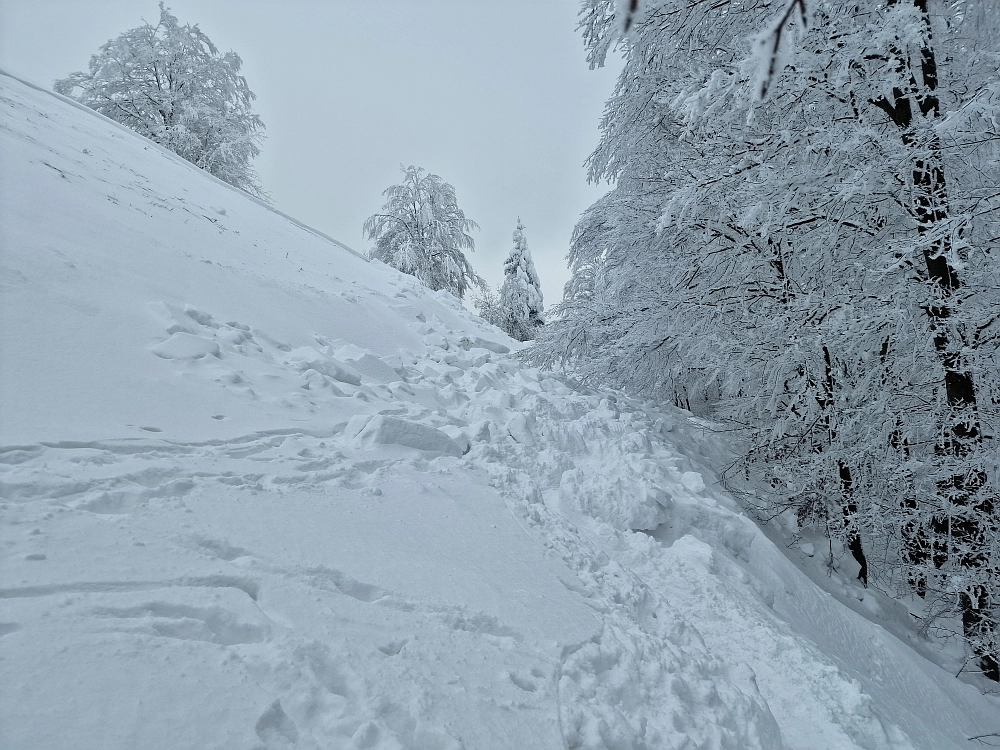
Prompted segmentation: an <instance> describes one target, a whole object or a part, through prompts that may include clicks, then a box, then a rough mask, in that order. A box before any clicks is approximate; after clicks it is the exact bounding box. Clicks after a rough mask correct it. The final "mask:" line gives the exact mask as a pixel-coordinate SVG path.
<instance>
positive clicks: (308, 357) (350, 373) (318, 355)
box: [285, 346, 361, 385]
mask: <svg viewBox="0 0 1000 750" xmlns="http://www.w3.org/2000/svg"><path fill="white" fill-rule="evenodd" d="M285 363H286V364H288V365H290V366H292V367H294V368H295V369H296V370H298V371H299V372H305V371H306V370H316V372H320V373H322V374H323V375H327V376H329V377H331V378H333V379H334V380H339V381H340V382H341V383H348V384H349V385H361V374H360V373H359V372H358V371H357V370H355V369H354V368H353V367H351V366H350V365H347V364H344V363H343V362H341V361H339V360H337V359H334V358H333V357H331V356H330V355H329V354H324V353H323V352H321V351H317V350H316V349H315V348H313V347H311V346H303V347H300V348H299V349H293V350H292V351H290V352H289V353H288V356H287V357H286V358H285Z"/></svg>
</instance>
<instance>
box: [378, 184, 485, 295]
mask: <svg viewBox="0 0 1000 750" xmlns="http://www.w3.org/2000/svg"><path fill="white" fill-rule="evenodd" d="M400 169H401V170H402V172H403V181H402V183H400V184H398V185H391V186H390V187H388V188H386V190H385V191H384V192H383V193H382V195H384V196H385V198H386V201H385V203H384V204H383V206H382V208H381V209H380V210H379V212H378V213H376V214H374V215H372V216H370V217H369V218H368V220H367V221H365V224H364V231H365V234H367V235H368V237H369V238H370V239H372V240H374V242H375V247H374V248H372V250H371V252H370V256H371V257H372V258H375V259H377V260H380V261H382V262H383V263H387V264H388V265H390V266H392V267H393V268H396V269H398V270H400V271H402V272H403V273H407V274H410V275H411V276H416V277H417V278H418V279H420V280H421V281H422V282H423V283H424V284H426V285H427V286H429V287H430V288H431V289H433V290H435V291H437V290H439V289H447V290H448V291H450V292H451V293H452V294H454V295H455V296H456V297H458V298H462V297H463V296H464V295H465V292H466V291H467V290H468V289H469V286H470V285H473V284H474V285H477V286H482V285H483V284H484V282H483V280H482V279H481V278H480V277H479V275H478V274H476V272H475V271H474V270H473V268H472V265H471V264H470V263H469V261H468V259H467V258H466V257H465V253H463V252H462V251H463V250H470V251H471V250H474V249H475V241H474V240H473V239H472V236H471V235H470V234H469V232H470V231H471V230H473V229H478V228H479V226H478V225H477V224H476V222H474V221H472V220H471V219H467V218H466V217H465V213H464V212H463V211H462V209H460V208H459V207H458V202H457V200H456V198H455V188H454V187H452V186H451V185H449V184H448V183H447V182H445V181H444V180H442V179H441V178H440V177H439V176H438V175H436V174H426V173H425V170H424V169H422V168H421V167H414V166H409V167H400Z"/></svg>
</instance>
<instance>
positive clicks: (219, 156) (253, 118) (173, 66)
mask: <svg viewBox="0 0 1000 750" xmlns="http://www.w3.org/2000/svg"><path fill="white" fill-rule="evenodd" d="M242 64H243V63H242V61H241V60H240V58H239V56H238V55H237V54H236V53H235V52H227V53H225V54H221V53H220V52H219V50H218V49H216V47H215V45H214V44H212V42H211V40H209V38H208V37H207V36H206V35H205V34H204V32H202V31H201V29H199V28H198V26H197V25H194V26H191V25H190V24H184V25H183V26H182V25H181V24H180V23H179V22H178V21H177V18H176V17H174V16H173V15H172V14H171V13H170V11H169V10H168V9H167V8H166V7H164V5H163V3H162V2H161V3H160V19H159V21H158V23H157V24H156V25H155V26H153V25H152V24H150V23H144V24H143V25H142V26H139V27H138V28H135V29H130V30H129V31H126V32H125V33H123V34H121V35H120V36H118V37H117V38H115V39H112V40H110V41H108V42H107V43H105V44H104V45H103V46H102V47H101V48H100V50H98V52H97V54H96V55H94V56H93V57H91V58H90V67H89V70H88V71H87V72H77V73H73V74H71V75H70V76H69V77H67V78H64V79H61V80H59V81H56V83H55V90H56V91H57V92H59V93H60V94H64V95H66V96H71V97H73V98H74V99H76V100H77V101H79V102H80V103H82V104H85V105H86V106H88V107H90V108H91V109H95V110H97V111H98V112H100V113H101V114H102V115H105V116H107V117H110V118H111V119H112V120H115V121H116V122H120V123H121V124H122V125H125V126H126V127H129V128H131V129H132V130H134V131H136V132H137V133H140V134H141V135H144V136H145V137H147V138H149V139H150V140H152V141H155V142H156V143H159V144H160V145H162V146H165V147H166V148H168V149H170V150H171V151H173V152H174V153H176V154H178V155H179V156H181V157H183V158H184V159H187V160H188V161H189V162H191V163H192V164H195V165H197V166H199V167H201V168H202V169H204V170H205V171H207V172H210V173H211V174H213V175H215V176H216V177H218V178H219V179H221V180H224V181H225V182H228V183H229V184H231V185H235V186H236V187H238V188H240V189H242V190H245V191H246V192H248V193H250V194H251V195H255V196H257V197H261V198H263V197H265V196H264V194H263V192H262V190H261V186H260V181H259V179H258V177H257V174H256V172H255V171H254V170H253V168H252V166H251V164H250V162H251V160H252V159H253V158H254V157H256V156H257V155H258V154H259V153H260V142H261V141H262V140H263V137H264V135H263V133H264V123H263V122H261V119H260V117H258V116H257V115H256V114H254V113H253V112H252V111H251V105H252V102H253V100H254V99H255V96H254V94H253V92H252V91H251V90H250V87H249V86H248V85H247V82H246V79H245V78H244V77H243V76H241V75H240V74H239V72H240V67H241V66H242Z"/></svg>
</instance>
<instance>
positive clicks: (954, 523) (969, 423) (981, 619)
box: [873, 0, 1000, 681]
mask: <svg viewBox="0 0 1000 750" xmlns="http://www.w3.org/2000/svg"><path fill="white" fill-rule="evenodd" d="M900 1H901V0H889V2H890V4H892V5H895V4H897V3H898V2H900ZM902 1H909V2H912V4H913V7H914V9H915V10H916V11H917V12H918V13H919V14H920V17H921V22H922V24H923V25H924V29H923V30H924V39H925V44H924V46H923V48H922V49H921V50H920V75H919V78H918V76H917V73H916V71H915V70H914V69H913V66H912V65H911V64H910V63H908V62H906V61H908V60H909V57H908V56H906V55H905V54H900V55H899V56H898V59H899V60H900V61H901V62H900V66H905V67H901V71H902V72H904V73H908V78H909V82H910V85H909V87H908V89H907V90H906V91H904V90H901V89H894V90H893V99H892V100H891V101H890V100H888V99H886V98H881V99H878V100H875V101H873V103H874V104H875V105H876V106H877V107H879V108H880V109H882V110H883V111H884V112H885V113H886V114H887V115H888V116H889V119H890V120H891V121H892V122H893V123H894V124H895V125H896V127H897V128H898V129H899V132H900V137H901V139H902V142H903V144H904V145H906V146H907V147H910V148H913V149H915V150H916V151H917V153H918V154H920V155H919V156H917V158H915V160H914V164H913V170H912V179H913V195H914V197H913V202H912V205H911V207H910V212H911V214H912V216H913V217H914V219H915V220H916V222H917V231H918V234H919V236H920V237H921V238H926V242H925V243H924V248H923V258H924V265H925V268H926V275H925V280H926V282H927V285H928V287H929V290H930V294H929V298H928V300H927V302H926V303H925V304H924V312H925V313H926V314H927V319H928V323H929V329H930V334H931V336H932V337H933V342H934V348H935V351H936V352H937V355H938V358H939V360H940V362H941V365H942V366H943V369H944V389H945V397H946V400H947V403H948V406H949V408H950V413H951V416H950V423H948V424H943V425H941V430H940V434H939V439H938V440H937V442H936V444H935V447H934V452H935V455H936V456H937V457H938V459H939V465H940V466H943V467H949V468H950V470H951V471H952V474H951V476H950V477H948V478H946V479H942V480H940V481H939V482H938V497H937V501H936V503H935V507H936V509H937V513H936V514H935V515H934V517H933V518H932V521H931V523H930V529H927V528H924V527H922V526H920V525H919V524H917V525H915V526H914V527H913V528H910V529H909V530H908V533H907V530H904V534H906V536H905V538H904V541H903V544H904V557H905V558H906V559H908V560H909V561H911V562H912V563H914V564H915V565H918V566H919V565H926V564H927V563H928V562H929V563H931V564H932V565H933V566H934V568H941V567H942V566H943V565H944V564H945V563H946V562H948V560H949V559H951V561H952V562H956V563H957V564H958V565H959V567H961V568H964V569H981V568H982V567H983V566H984V565H985V564H986V562H987V560H986V556H985V554H984V552H983V549H982V546H979V545H977V542H980V540H982V539H983V537H984V532H985V529H984V528H983V518H984V515H983V514H991V513H992V511H993V501H992V498H989V497H983V495H984V494H985V493H983V492H980V490H981V489H982V488H983V486H984V484H985V483H986V476H985V474H984V473H983V472H982V471H981V470H980V469H977V468H974V467H969V466H968V464H967V462H966V461H965V459H966V458H967V457H968V456H969V454H970V453H971V452H972V450H973V448H974V447H976V446H977V445H978V444H979V443H980V442H981V440H982V434H981V429H980V424H979V415H978V408H977V404H976V389H975V383H974V382H973V379H972V375H971V373H970V372H969V371H968V369H967V366H966V363H965V361H964V358H963V356H962V352H963V350H964V349H966V348H967V347H968V346H969V342H967V341H966V340H965V336H964V335H963V331H962V329H961V327H960V326H955V325H953V321H952V304H953V300H954V295H955V293H956V292H957V291H958V290H959V289H960V288H961V286H962V283H961V279H960V277H959V275H958V272H957V270H956V268H955V267H954V265H953V261H954V259H953V246H952V242H951V235H950V233H949V232H948V231H942V225H943V224H944V223H945V222H947V221H948V219H949V217H950V208H949V204H948V191H947V182H946V179H945V169H944V159H943V156H942V149H941V143H940V141H939V140H938V139H937V137H936V136H933V135H932V136H930V137H929V138H926V139H925V140H924V141H923V142H921V140H920V135H921V134H920V133H919V132H918V131H917V130H916V128H915V127H914V125H915V124H916V123H915V122H914V120H915V117H916V112H917V111H919V113H920V115H921V116H922V117H924V118H928V119H934V118H937V117H938V116H939V110H940V103H939V100H938V95H937V87H938V73H937V59H936V57H935V52H934V48H933V46H932V42H931V23H930V14H929V13H928V7H927V4H928V0H902ZM956 558H957V559H956ZM925 585H926V583H925V581H924V582H921V583H919V584H918V588H917V591H918V593H921V594H923V590H924V586H925ZM958 599H959V602H958V604H959V610H960V612H961V615H962V625H963V631H964V634H965V636H966V638H967V639H968V640H969V641H970V643H971V644H972V645H973V647H974V649H975V650H976V653H977V655H978V656H979V657H980V658H979V663H980V666H981V667H982V669H983V672H984V673H985V674H986V675H987V676H988V677H990V678H991V679H994V680H998V681H1000V664H998V662H997V657H996V655H995V654H992V653H986V652H985V651H984V650H983V649H982V648H980V647H977V646H976V641H977V640H978V638H979V637H981V636H982V635H983V633H984V632H987V633H989V632H992V631H993V630H995V628H996V623H995V622H993V620H992V618H991V615H990V614H989V612H988V610H987V607H988V606H989V601H988V595H987V591H986V589H985V587H984V586H982V585H980V584H975V585H972V586H971V587H969V588H968V590H966V591H963V592H962V593H960V594H959V597H958Z"/></svg>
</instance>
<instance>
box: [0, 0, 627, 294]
mask: <svg viewBox="0 0 1000 750" xmlns="http://www.w3.org/2000/svg"><path fill="white" fill-rule="evenodd" d="M167 5H168V7H169V8H170V9H171V10H172V12H173V13H174V15H176V16H177V17H178V19H179V20H180V22H181V23H197V24H199V25H200V26H201V29H202V31H204V32H205V33H206V34H207V35H208V36H209V38H210V39H211V40H212V41H213V42H214V43H215V44H216V45H217V46H218V47H219V48H220V49H222V50H223V51H228V50H230V49H232V50H235V51H236V52H237V53H238V54H239V55H240V56H241V57H242V58H243V62H244V68H243V74H244V75H245V76H246V78H247V81H248V82H249V84H250V88H251V89H252V90H253V91H254V92H255V93H256V94H257V102H256V105H257V112H258V113H259V114H260V115H261V117H262V118H263V120H264V123H265V125H266V126H267V140H266V141H265V143H264V145H263V153H262V154H261V156H260V157H259V158H258V160H257V161H256V166H257V169H258V171H259V172H260V175H261V179H262V182H263V184H264V187H265V189H266V190H267V191H268V192H270V194H271V196H272V198H273V200H274V203H275V205H276V206H277V207H278V208H280V209H281V210H282V211H285V212H286V213H289V214H291V215H292V216H295V217H296V218H298V219H300V220H302V221H304V222H305V223H307V224H310V225H312V226H314V227H316V228H317V229H320V230H321V231H323V232H326V233H327V234H329V235H331V236H333V237H336V238H337V239H339V240H341V241H342V242H344V243H346V244H348V245H350V246H351V247H353V248H355V249H357V250H361V251H367V250H368V248H369V243H368V241H367V240H366V239H365V238H364V236H363V234H362V231H361V225H362V223H363V222H364V220H365V219H366V218H367V217H368V216H369V215H371V214H372V213H375V211H377V210H378V208H379V206H380V205H381V200H382V196H381V193H382V191H383V190H384V189H385V188H386V187H387V186H388V185H390V184H392V183H393V182H396V181H397V178H398V177H399V165H400V164H416V165H418V166H422V167H425V168H426V169H428V170H429V171H431V172H435V173H437V174H439V175H441V177H442V178H444V179H445V180H446V181H448V182H450V183H452V184H453V185H454V186H455V189H456V192H457V195H458V202H459V206H460V207H461V208H462V209H463V210H464V211H465V213H466V215H467V216H468V217H469V218H471V219H473V220H475V221H476V222H478V223H479V224H480V226H481V230H480V231H479V232H474V233H473V236H474V238H475V240H476V251H475V252H474V253H473V254H472V255H471V256H470V259H471V260H472V263H473V265H474V267H475V268H476V270H477V271H478V272H479V273H480V274H482V275H483V276H485V277H486V278H487V280H489V281H490V282H492V283H493V284H496V283H498V282H500V281H501V280H502V274H503V271H502V265H503V261H504V258H505V257H506V255H507V253H508V252H509V250H510V247H511V244H512V243H511V234H512V233H513V231H514V227H515V225H516V223H517V218H518V216H520V217H521V219H522V221H523V222H524V224H525V226H526V236H527V238H528V246H529V248H530V249H531V252H532V255H533V256H534V258H535V264H536V266H537V267H538V272H539V276H540V277H541V280H542V287H543V292H544V294H545V302H546V305H547V306H550V305H552V304H553V303H555V302H557V301H558V300H559V298H560V297H561V296H562V285H563V283H564V282H565V281H566V279H567V278H568V275H569V274H568V271H567V270H566V263H565V255H566V250H567V245H568V242H569V237H570V233H571V231H572V229H573V225H574V224H575V223H576V220H577V218H578V217H579V215H580V213H581V212H582V211H583V210H584V209H585V208H586V207H587V206H589V205H590V204H591V203H593V202H594V201H595V200H596V199H597V198H598V197H599V196H600V195H601V194H602V193H603V192H604V191H605V190H606V189H607V187H606V186H601V187H595V186H592V185H588V184H587V182H586V174H585V170H584V168H583V162H584V160H585V159H586V157H587V155H588V154H589V153H590V152H591V150H593V148H594V147H595V146H596V144H597V138H598V120H599V118H600V115H601V111H602V108H603V105H604V102H605V100H606V99H607V98H608V96H609V95H610V93H611V90H612V88H613V86H614V78H615V75H616V74H617V70H598V71H591V70H589V69H588V67H587V63H586V60H585V58H584V49H583V43H582V41H581V39H580V36H579V34H578V33H577V31H576V21H577V9H578V6H579V3H578V2H577V1H576V0H325V1H320V0H313V1H311V2H307V1H306V0H282V1H281V2H277V1H275V0H269V1H267V2H264V1H260V0H172V1H170V2H168V3H167ZM158 14H159V11H158V10H157V3H156V1H155V0H91V1H88V0H0V67H3V68H4V69H6V70H9V71H10V72H12V73H15V74H18V75H21V76H22V77H26V78H28V79H29V80H32V81H34V82H36V83H39V84H44V85H46V86H51V84H52V81H53V80H55V79H56V78H61V77H64V76H66V75H67V74H69V73H70V72H72V71H76V70H85V69H86V67H87V63H88V61H89V59H90V55H92V54H93V53H94V52H96V51H97V48H98V47H99V46H100V45H101V44H103V43H104V42H105V41H107V40H108V39H110V38H111V37H114V36H117V35H118V34H120V33H121V32H123V31H125V30H126V29H129V28H134V27H136V26H139V25H140V24H141V22H142V20H143V19H146V20H148V21H150V22H152V23H156V20H157V18H158Z"/></svg>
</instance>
